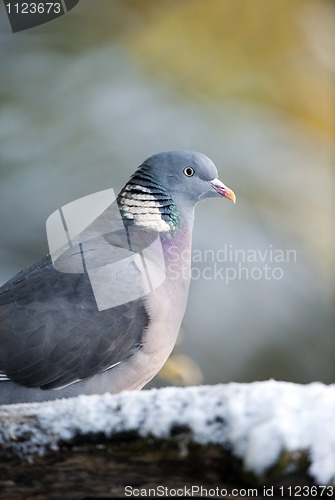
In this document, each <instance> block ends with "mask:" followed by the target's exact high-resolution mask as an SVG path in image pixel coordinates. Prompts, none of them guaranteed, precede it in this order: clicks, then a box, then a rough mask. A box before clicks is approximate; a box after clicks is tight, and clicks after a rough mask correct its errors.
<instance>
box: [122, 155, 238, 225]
mask: <svg viewBox="0 0 335 500" xmlns="http://www.w3.org/2000/svg"><path fill="white" fill-rule="evenodd" d="M213 196H221V197H224V198H227V199H229V200H232V201H233V202H234V203H235V194H234V192H233V191H232V190H231V189H229V188H228V187H227V186H225V185H224V184H223V183H222V182H221V181H220V180H219V179H218V172H217V169H216V167H215V165H214V163H213V162H212V161H211V160H210V159H209V158H208V157H207V156H205V155H204V154H202V153H197V152H194V151H165V152H162V153H158V154H155V155H153V156H150V158H148V159H146V160H145V161H144V162H143V163H142V165H141V166H140V167H139V168H138V169H137V171H136V172H135V173H134V175H133V176H132V177H131V179H130V181H129V182H128V183H127V184H126V186H125V187H124V188H123V190H122V191H121V193H120V194H119V197H118V203H119V206H120V210H121V214H122V216H123V218H124V219H126V220H128V221H129V223H133V224H135V225H142V226H147V227H151V228H153V229H157V230H159V231H164V230H171V229H172V230H173V229H176V228H177V227H179V226H180V224H181V220H182V219H187V218H188V217H189V216H190V214H191V213H192V212H193V210H194V206H195V204H196V203H197V202H198V201H200V200H202V199H204V198H209V197H213Z"/></svg>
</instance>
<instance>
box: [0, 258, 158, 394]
mask: <svg viewBox="0 0 335 500" xmlns="http://www.w3.org/2000/svg"><path fill="white" fill-rule="evenodd" d="M148 322H149V318H148V314H147V311H146V308H145V302H144V299H143V298H138V299H136V300H131V301H129V302H127V303H124V304H121V305H117V306H115V307H111V308H109V309H106V310H99V309H98V307H97V303H96V300H95V297H94V294H93V290H92V286H91V282H90V279H89V276H88V274H87V272H84V273H65V272H60V271H57V270H56V269H55V268H54V266H53V264H52V262H51V259H50V257H46V258H45V259H43V260H42V261H40V262H39V263H37V264H35V265H34V266H32V267H31V268H29V269H28V270H26V271H23V272H21V273H20V274H19V275H17V276H16V277H14V278H12V280H10V281H9V282H8V283H7V284H6V285H4V286H3V287H2V288H1V289H0V371H1V372H3V373H5V374H6V375H7V377H8V378H10V379H11V380H14V381H15V382H17V383H19V384H21V385H24V386H27V387H40V388H41V389H55V388H60V387H63V386H65V385H68V384H71V383H73V382H76V381H78V380H81V379H84V378H87V377H91V376H93V375H95V374H97V373H99V372H102V371H104V370H106V369H108V368H110V367H112V366H113V365H115V364H117V363H120V362H122V361H123V360H125V359H126V358H128V357H129V356H132V355H133V354H134V353H135V351H136V350H137V349H138V348H139V347H140V346H141V344H142V340H143V333H144V331H145V329H146V327H147V325H148ZM0 380H1V379H0Z"/></svg>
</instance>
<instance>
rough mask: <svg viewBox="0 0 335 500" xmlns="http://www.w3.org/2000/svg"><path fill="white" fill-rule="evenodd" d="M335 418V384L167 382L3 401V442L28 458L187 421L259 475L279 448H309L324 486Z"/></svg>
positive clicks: (159, 434)
mask: <svg viewBox="0 0 335 500" xmlns="http://www.w3.org/2000/svg"><path fill="white" fill-rule="evenodd" d="M334 417H335V385H330V386H326V385H324V384H321V383H318V382H315V383H312V384H309V385H298V384H293V383H288V382H277V381H274V380H269V381H265V382H254V383H252V384H237V383H230V384H226V385H223V384H222V385H215V386H199V387H188V388H176V387H168V388H164V389H151V390H148V391H141V392H136V391H134V392H123V393H120V394H116V395H111V394H104V395H93V396H79V397H77V398H72V399H62V400H56V401H52V402H46V403H34V404H20V405H7V406H2V407H1V406H0V444H1V446H2V447H4V448H7V449H11V450H13V451H15V452H17V453H20V454H23V455H25V456H31V455H34V454H43V453H44V452H45V451H46V450H47V449H50V448H51V449H57V446H58V443H59V442H60V441H66V440H69V439H71V438H73V437H74V436H76V435H78V434H79V435H85V434H92V433H101V432H102V433H104V434H105V435H106V436H108V437H110V436H113V435H116V434H118V433H120V432H127V431H136V432H137V433H138V434H139V435H140V436H142V437H148V436H153V437H156V438H169V437H170V435H171V430H173V428H175V427H176V426H178V427H179V426H188V427H189V428H190V429H191V431H192V440H193V441H195V442H197V443H200V444H209V443H216V444H219V445H221V446H222V447H223V448H225V449H229V450H231V451H232V453H233V454H234V455H235V456H236V457H238V458H240V459H242V461H243V464H244V467H245V469H246V470H248V471H251V472H253V473H254V474H256V475H257V476H260V475H262V474H263V473H264V472H266V470H267V469H268V468H269V467H271V466H273V465H274V464H275V463H276V461H277V460H278V458H279V457H280V454H281V452H282V451H284V450H285V451H288V452H291V453H295V452H300V451H305V452H307V453H308V456H309V460H310V465H309V469H308V472H309V474H310V476H311V477H312V478H313V480H314V482H315V483H316V484H320V485H327V484H331V483H334V482H335V425H334Z"/></svg>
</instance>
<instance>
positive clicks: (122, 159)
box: [0, 0, 335, 385]
mask: <svg viewBox="0 0 335 500" xmlns="http://www.w3.org/2000/svg"><path fill="white" fill-rule="evenodd" d="M334 26H335V2H334V1H331V0H271V1H269V0H257V1H254V2H251V1H248V0H234V1H232V0H207V1H206V2H205V1H204V0H182V1H180V0H122V1H120V0H94V1H92V0H80V2H79V4H78V5H77V7H75V8H74V9H73V10H72V11H71V12H69V13H68V14H67V15H65V16H63V17H61V18H58V19H57V20H55V21H53V22H51V23H48V24H46V25H43V26H40V27H37V28H34V29H31V30H28V31H25V32H20V33H16V34H13V33H11V31H10V27H9V23H8V20H7V18H6V14H5V11H4V7H3V4H2V3H1V5H0V58H1V59H0V60H1V78H0V214H1V221H0V230H1V233H0V234H1V244H0V281H1V283H4V282H5V281H6V280H7V279H8V278H10V277H11V276H12V275H14V274H15V273H16V272H18V271H20V270H21V269H22V268H24V267H25V266H27V265H29V264H31V263H32V262H33V261H35V260H37V259H38V258H40V257H42V256H43V255H44V254H45V253H46V252H47V251H48V247H47V240H46V234H45V221H46V219H47V217H48V216H49V215H50V214H51V213H52V212H53V211H55V210H57V209H58V208H59V207H60V206H62V205H64V204H66V203H69V202H71V201H73V200H75V199H77V198H80V197H82V196H85V195H87V194H90V193H93V192H96V191H99V190H102V189H106V188H108V187H113V188H114V189H115V190H116V191H117V190H118V189H120V188H121V187H122V185H123V183H124V182H125V181H126V180H127V179H128V177H129V176H130V175H131V174H132V172H133V171H134V169H135V168H136V167H137V166H138V165H139V164H140V163H141V162H142V161H143V160H144V159H145V158H146V157H148V156H150V155H151V154H153V153H155V152H158V151H162V150H168V149H192V150H197V151H201V152H203V153H205V154H207V155H208V156H209V157H210V158H211V159H212V160H213V161H214V162H215V163H216V165H217V167H218V170H219V176H220V178H221V180H222V181H223V182H224V183H225V184H227V185H228V186H229V187H231V188H232V189H234V191H235V193H236V195H237V203H236V205H235V206H233V204H231V203H228V202H226V201H220V200H217V199H213V200H208V201H207V202H206V203H203V204H200V205H199V206H198V207H197V213H196V224H195V230H194V250H196V251H202V252H204V251H205V250H208V249H210V250H213V251H214V252H215V251H218V250H220V249H221V250H222V249H224V248H227V246H228V247H230V246H231V248H232V249H240V250H244V251H245V252H248V251H249V250H254V251H256V252H261V254H262V255H263V254H264V252H265V251H266V250H269V249H270V248H272V249H273V250H280V251H283V252H284V251H286V250H294V251H295V252H296V260H295V261H292V260H289V261H288V262H282V263H280V264H279V266H280V268H281V269H282V272H283V276H282V279H280V280H278V279H277V280H276V279H270V280H267V279H265V277H263V278H261V279H252V278H250V277H249V279H246V277H245V276H244V277H241V279H235V280H233V281H231V282H230V283H228V284H227V283H226V282H225V280H224V279H221V278H220V277H218V278H217V279H210V280H208V279H205V278H204V276H203V269H204V267H206V266H208V265H209V266H212V267H213V266H214V263H208V262H207V263H206V262H195V263H194V267H195V268H196V269H197V270H198V272H197V274H196V276H197V277H198V276H200V277H199V279H194V280H193V281H192V284H191V291H190V296H189V304H188V309H187V313H186V316H185V319H184V323H183V328H182V332H181V336H180V341H179V343H178V345H177V347H176V349H175V351H174V355H173V357H172V359H171V360H170V362H169V364H168V365H167V366H166V368H165V369H164V371H163V373H161V375H160V377H156V379H155V380H154V382H153V383H152V384H151V385H162V384H167V383H200V382H201V381H203V382H205V383H217V382H228V381H232V380H234V381H253V380H262V379H268V378H276V379H282V380H291V381H294V382H302V383H306V382H310V381H313V380H320V381H323V382H326V383H331V382H334V381H335V367H334V355H335V332H334V316H333V312H332V309H333V308H332V306H333V300H334V286H333V285H334V281H333V272H334V255H335V253H334V240H333V227H332V221H333V208H334V207H333V204H334V190H333V181H334V176H333V173H334V172H333V159H334V142H333V141H334V127H335V117H334V111H335V107H334V93H335V88H334V73H335V48H334V47H335V44H334V36H335V35H334ZM217 264H218V265H219V266H220V267H222V266H226V267H232V266H233V267H236V266H237V265H238V263H237V262H229V261H228V262H223V263H222V262H219V263H217ZM265 264H267V265H268V266H270V267H278V264H276V263H273V262H272V263H271V262H270V261H269V259H266V260H265ZM243 265H244V266H247V267H248V268H249V270H250V272H251V271H252V268H253V267H261V268H262V267H263V266H264V262H261V259H259V260H258V261H257V262H249V263H248V262H247V263H244V264H243Z"/></svg>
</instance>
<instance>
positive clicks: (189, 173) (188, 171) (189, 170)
mask: <svg viewBox="0 0 335 500" xmlns="http://www.w3.org/2000/svg"><path fill="white" fill-rule="evenodd" d="M183 172H184V174H185V175H186V177H192V175H194V168H192V167H185V168H184V170H183Z"/></svg>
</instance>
